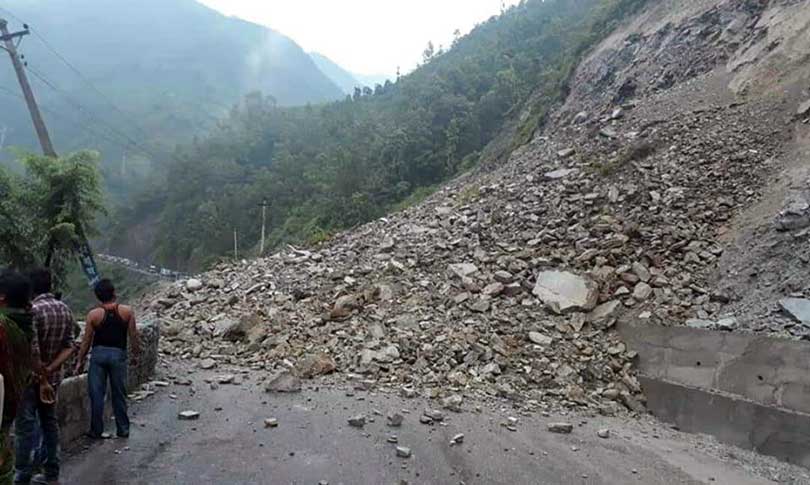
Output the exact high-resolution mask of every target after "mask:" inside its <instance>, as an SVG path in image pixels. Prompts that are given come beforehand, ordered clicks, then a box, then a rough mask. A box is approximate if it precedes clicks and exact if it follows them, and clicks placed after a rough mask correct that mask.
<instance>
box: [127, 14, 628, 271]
mask: <svg viewBox="0 0 810 485" xmlns="http://www.w3.org/2000/svg"><path fill="white" fill-rule="evenodd" d="M642 3H644V0H576V1H569V0H551V1H541V0H527V1H525V2H523V3H521V4H520V5H519V6H517V7H514V8H511V9H509V10H507V11H506V12H505V13H504V14H502V15H501V16H499V17H496V18H493V19H490V20H489V21H487V22H485V23H483V24H481V25H479V26H478V27H477V28H475V29H474V30H473V31H472V32H471V33H470V34H469V35H467V36H465V37H463V38H460V39H458V40H457V41H456V42H455V43H454V45H453V46H452V48H451V49H450V50H448V51H446V52H437V51H435V50H434V49H433V48H432V47H431V46H428V48H427V49H426V50H425V53H424V63H423V65H422V66H421V67H420V68H418V69H416V70H415V71H414V72H413V73H411V74H409V75H407V76H404V77H402V78H400V79H399V80H397V82H396V83H386V84H385V85H377V86H376V87H374V88H368V89H365V90H361V91H357V92H355V93H354V94H353V95H352V96H351V97H349V98H348V99H345V100H343V101H339V102H334V103H330V104H325V105H320V106H306V107H300V108H287V107H283V106H280V105H279V104H278V103H277V102H276V101H275V100H274V99H272V98H270V97H267V96H262V95H261V94H258V93H256V94H252V95H250V96H248V97H246V98H245V99H244V101H243V102H242V103H240V104H239V105H238V106H236V107H234V108H233V109H232V110H231V112H230V114H229V116H228V117H227V118H226V119H224V120H222V121H221V122H220V123H219V125H218V127H217V128H216V129H215V130H214V131H213V132H212V133H211V135H210V136H208V137H206V138H204V139H201V140H199V141H197V142H196V143H194V144H193V145H190V146H188V147H186V148H185V149H184V150H182V152H181V153H178V155H177V157H176V158H178V160H176V161H175V162H174V163H173V164H172V165H171V166H169V167H168V169H167V171H166V172H165V173H161V174H159V177H158V179H156V180H154V181H153V182H152V183H150V184H148V185H149V189H147V190H146V191H145V192H144V193H142V194H140V195H139V196H138V197H137V198H136V199H134V200H133V202H132V204H131V207H130V208H129V209H127V210H126V211H125V212H123V213H121V214H119V217H120V220H121V221H122V225H121V228H120V229H119V230H117V231H114V233H115V234H117V235H119V237H118V238H117V239H115V240H113V241H112V243H113V246H115V247H116V248H120V249H126V250H128V252H129V253H130V255H133V256H136V257H144V256H147V255H149V256H154V257H156V258H157V259H158V260H160V261H162V262H163V263H164V264H166V265H169V266H172V267H178V268H189V267H191V268H198V267H200V266H203V265H205V264H206V263H208V262H210V261H211V260H212V259H214V258H216V257H219V256H222V255H224V254H226V253H227V252H228V251H229V250H231V249H232V247H233V234H234V230H236V231H237V233H238V235H239V239H240V240H241V241H242V243H241V245H242V247H243V248H245V247H253V246H254V245H255V244H256V243H257V241H258V239H259V233H260V224H259V221H260V219H259V210H260V209H259V208H258V204H260V203H261V201H262V200H263V199H264V198H267V199H268V200H269V202H270V204H271V206H270V209H269V218H268V219H269V221H268V222H269V225H270V231H269V233H270V242H271V243H273V244H276V243H280V242H283V241H301V240H317V239H320V238H325V237H328V236H329V234H330V233H331V232H332V231H335V230H338V229H341V228H346V227H350V226H353V225H355V224H358V223H362V222H365V221H368V220H370V219H373V218H376V217H379V216H381V215H383V214H385V213H386V211H389V210H391V209H393V208H396V207H397V206H399V205H401V204H403V203H408V202H409V201H412V200H415V199H417V198H419V197H422V196H424V195H425V194H428V193H429V192H430V191H431V189H432V188H433V187H434V186H436V185H437V184H439V183H441V182H442V181H444V180H446V179H448V178H449V177H452V176H454V175H456V174H458V173H460V172H462V171H464V170H468V169H470V168H472V167H475V166H476V165H477V164H478V163H479V161H480V158H481V153H482V151H484V149H485V148H486V147H487V146H488V144H490V143H491V142H492V141H493V140H496V139H497V140H498V141H499V142H500V143H499V144H498V146H500V147H503V148H502V150H500V151H494V152H493V151H491V150H490V151H487V154H488V155H487V156H488V157H489V158H488V160H497V159H498V156H499V155H504V154H506V153H507V152H508V151H509V150H510V149H512V148H514V147H517V146H520V145H521V144H523V143H525V142H527V141H528V140H529V139H530V137H531V135H532V134H533V133H534V131H535V130H536V129H537V127H538V126H540V125H541V124H542V123H543V120H544V117H545V113H546V112H547V110H548V109H549V108H550V107H551V106H553V105H554V104H555V103H557V102H558V101H559V100H560V99H561V98H562V96H563V95H564V93H565V92H566V89H567V88H566V82H567V80H568V78H569V75H570V73H571V70H572V68H573V67H574V66H575V65H576V62H577V60H578V59H579V58H580V57H581V55H582V54H583V52H585V50H586V49H588V47H590V46H592V45H593V44H594V42H596V41H598V40H600V39H601V38H603V37H604V36H605V35H606V34H607V33H609V32H610V31H611V30H612V29H613V28H614V27H615V25H616V24H617V23H618V22H620V21H621V20H622V19H624V18H626V16H627V15H629V14H630V13H631V12H632V11H634V10H635V9H636V8H638V7H639V6H640V5H641V4H642ZM133 232H137V233H138V237H139V238H143V234H153V235H154V236H153V238H152V240H148V241H141V242H140V246H133V244H132V241H133V240H134V239H136V238H134V237H130V235H131V234H133ZM133 253H135V254H133Z"/></svg>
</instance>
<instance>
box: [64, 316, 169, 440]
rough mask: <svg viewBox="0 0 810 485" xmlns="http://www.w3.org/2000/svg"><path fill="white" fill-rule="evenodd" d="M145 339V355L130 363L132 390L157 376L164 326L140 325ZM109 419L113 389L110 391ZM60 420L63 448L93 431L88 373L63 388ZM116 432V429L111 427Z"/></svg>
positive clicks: (152, 323)
mask: <svg viewBox="0 0 810 485" xmlns="http://www.w3.org/2000/svg"><path fill="white" fill-rule="evenodd" d="M138 332H139V333H140V337H141V355H140V358H139V359H138V360H137V361H136V362H132V361H130V366H129V380H128V385H129V389H130V391H132V390H134V389H137V388H138V387H139V386H140V385H141V384H143V383H144V382H146V381H148V380H149V378H150V377H151V376H152V375H153V374H154V372H155V367H156V365H157V360H158V342H159V340H160V325H159V324H158V322H157V321H146V322H142V323H140V324H139V325H138ZM107 395H108V404H107V414H108V416H109V413H110V407H109V387H108V390H107ZM57 416H58V417H59V424H60V431H61V441H62V446H66V445H68V444H69V443H71V442H72V441H74V440H76V438H78V437H80V436H81V435H83V434H84V433H86V432H87V431H88V430H89V429H90V397H89V396H88V394H87V374H82V375H80V376H73V377H68V378H66V379H65V380H64V381H62V385H61V386H60V387H59V404H58V408H57ZM110 430H112V428H110Z"/></svg>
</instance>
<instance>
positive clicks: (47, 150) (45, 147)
mask: <svg viewBox="0 0 810 485" xmlns="http://www.w3.org/2000/svg"><path fill="white" fill-rule="evenodd" d="M29 33H30V32H29V31H28V28H27V27H26V29H25V30H21V31H20V32H15V33H13V34H10V33H9V31H8V22H6V20H5V19H0V40H2V41H3V43H4V44H5V47H1V46H0V49H4V50H5V51H6V52H8V55H9V56H10V57H11V64H13V65H14V71H15V72H16V73H17V80H19V81H20V87H21V88H22V92H23V95H24V96H25V104H27V105H28V111H30V112H31V120H32V121H33V122H34V129H35V130H36V132H37V137H38V138H39V144H40V145H41V146H42V152H43V153H44V154H45V155H46V156H49V157H54V158H56V151H55V150H54V149H53V143H51V137H50V135H48V128H46V127H45V122H44V121H43V120H42V113H40V112H39V106H37V100H36V99H35V98H34V92H33V91H32V90H31V85H30V84H29V83H28V77H27V76H26V75H25V69H24V68H23V63H22V61H20V56H19V55H18V54H17V46H16V45H15V44H14V39H17V38H19V39H22V37H23V36H25V35H28V34H29Z"/></svg>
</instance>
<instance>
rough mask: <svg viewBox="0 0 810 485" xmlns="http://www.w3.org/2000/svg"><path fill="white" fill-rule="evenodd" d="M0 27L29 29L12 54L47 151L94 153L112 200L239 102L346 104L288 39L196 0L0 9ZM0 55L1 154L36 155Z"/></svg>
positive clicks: (70, 2)
mask: <svg viewBox="0 0 810 485" xmlns="http://www.w3.org/2000/svg"><path fill="white" fill-rule="evenodd" d="M12 15H13V16H12ZM0 17H5V18H7V19H8V20H9V22H10V24H9V28H10V29H11V30H22V28H23V25H22V23H23V22H27V23H28V24H29V25H30V27H31V29H32V34H31V35H30V36H27V37H26V38H25V39H24V40H23V41H22V44H21V45H20V53H21V54H22V55H24V56H25V61H26V62H27V64H28V71H29V72H28V76H29V77H30V78H31V83H32V85H33V88H34V89H35V91H36V94H37V97H38V98H39V101H40V103H41V105H42V107H43V109H44V116H45V119H46V121H47V123H48V125H49V127H50V131H51V133H52V136H53V138H54V142H55V145H56V148H57V150H58V151H59V152H60V153H67V152H70V151H75V150H78V149H83V148H93V149H97V150H99V151H100V152H101V155H102V167H103V169H104V174H105V178H106V181H107V184H108V186H109V188H110V192H111V194H113V195H115V194H118V193H121V192H124V191H128V190H130V189H132V188H139V185H140V184H139V182H140V181H141V180H142V177H143V176H145V174H147V173H149V172H150V171H152V170H153V169H155V168H156V167H158V168H157V169H159V166H160V164H161V163H162V161H163V160H164V159H167V158H170V154H171V152H172V151H173V150H174V147H175V146H176V145H177V144H178V143H188V142H190V141H191V140H192V138H193V137H194V136H198V135H199V136H201V135H204V134H205V133H206V132H207V131H208V130H209V129H211V128H212V127H214V126H215V124H216V121H217V120H218V119H219V118H221V117H223V116H225V115H227V113H228V108H229V107H230V106H231V105H232V104H233V103H235V102H237V101H238V100H239V99H240V97H241V96H242V95H244V94H245V93H247V92H250V91H253V90H261V91H262V92H264V93H265V94H266V95H267V96H272V97H273V99H275V100H276V102H277V103H278V104H279V105H284V106H290V105H304V104H306V103H320V102H326V101H331V100H337V99H342V98H343V96H344V93H343V92H342V91H341V90H340V88H338V86H337V85H335V84H334V83H333V82H332V81H331V80H330V79H329V78H327V76H325V75H324V74H323V73H322V72H321V71H320V70H319V69H318V68H317V67H316V66H315V64H314V63H313V62H312V60H311V59H310V57H309V56H308V55H307V53H306V52H304V51H303V50H302V49H301V48H300V47H299V46H298V45H297V44H296V43H295V42H293V41H292V40H290V39H289V38H287V37H285V36H283V35H281V34H279V33H277V32H274V31H272V30H270V29H267V28H265V27H262V26H259V25H255V24H251V23H249V22H245V21H242V20H239V19H235V18H228V17H225V16H223V15H221V14H220V13H218V12H216V11H214V10H211V9H209V8H207V7H205V6H203V5H202V4H200V3H198V2H196V1H195V0H5V1H3V2H0ZM0 54H2V55H3V57H4V58H3V59H0V113H2V115H0V134H3V135H4V136H2V138H3V144H4V145H5V146H20V147H24V148H26V149H30V150H37V149H38V145H37V144H36V138H35V137H34V133H33V129H32V127H31V122H30V119H29V116H28V112H27V111H26V108H25V104H24V103H23V101H22V100H21V99H20V98H19V87H18V85H17V80H16V77H15V75H14V71H13V69H12V68H11V64H10V62H8V58H7V56H6V55H5V53H4V52H3V53H0ZM59 56H62V57H64V58H65V59H66V60H68V61H69V63H70V65H71V66H72V67H73V68H75V70H74V69H73V68H72V67H70V66H68V65H66V64H65V63H64V62H62V60H61V59H60V58H59ZM85 81H89V83H88V82H85ZM3 158H5V159H10V158H11V156H10V154H9V153H8V152H7V151H4V152H0V160H2V159H3Z"/></svg>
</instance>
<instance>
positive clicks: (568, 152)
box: [150, 2, 806, 414]
mask: <svg viewBox="0 0 810 485" xmlns="http://www.w3.org/2000/svg"><path fill="white" fill-rule="evenodd" d="M675 3H678V2H675ZM702 3H704V4H706V3H712V2H702ZM713 3H714V4H716V6H715V7H712V8H711V9H709V10H708V11H710V14H707V10H705V9H704V10H702V11H701V10H700V8H698V7H697V6H690V8H693V9H696V13H695V14H694V15H687V14H685V13H684V12H683V11H682V9H680V8H679V7H677V5H671V4H668V5H669V7H666V6H660V7H656V8H661V9H666V8H671V9H673V11H676V12H677V15H675V17H674V19H673V20H672V21H671V22H667V23H663V22H654V23H653V27H650V26H644V25H642V26H640V27H638V29H640V30H639V31H638V32H636V31H633V30H632V29H630V30H628V31H626V32H624V33H623V36H621V37H619V38H618V41H617V40H616V36H614V38H613V39H611V40H609V41H608V42H606V46H602V47H600V49H597V51H596V53H595V54H594V55H593V56H591V57H590V58H589V59H587V60H586V61H585V62H584V63H583V64H582V65H581V66H580V67H579V69H578V70H577V73H576V75H575V77H574V81H575V82H576V83H577V84H576V86H577V87H575V88H574V90H573V91H572V94H571V96H570V97H569V99H568V101H567V102H566V103H565V105H564V106H562V107H561V108H560V109H559V110H558V111H557V112H556V113H555V114H553V115H552V116H551V118H550V121H549V123H548V125H547V127H546V129H545V132H544V133H541V134H540V135H539V136H537V137H536V138H535V140H534V141H533V142H532V143H531V144H530V145H528V146H526V147H524V148H523V149H521V150H519V151H518V152H516V153H515V154H513V156H512V159H511V160H510V161H509V163H507V164H505V165H504V166H502V167H500V168H499V169H497V170H495V171H494V172H492V173H486V174H477V175H473V176H467V177H463V178H461V179H459V180H457V181H455V182H453V183H451V184H450V185H449V186H447V187H446V188H444V189H442V190H441V191H439V192H438V193H437V194H434V196H432V197H431V198H429V199H428V200H427V201H425V202H424V203H422V204H420V205H419V206H417V207H414V208H411V209H408V210H406V211H404V212H401V213H398V214H395V215H392V216H391V217H389V218H384V219H380V220H378V221H375V222H373V223H370V224H367V225H365V226H363V227H360V228H358V229H357V230H354V231H351V232H347V233H344V234H341V235H338V236H336V237H335V238H334V239H332V240H331V241H329V242H327V243H325V244H322V245H320V246H318V247H315V248H311V249H308V250H302V249H296V248H292V247H289V248H286V249H284V250H283V251H281V252H279V253H277V254H275V255H273V256H272V257H268V258H264V259H259V260H253V261H242V262H239V263H227V264H221V265H219V266H218V267H216V268H215V269H214V270H212V271H210V272H208V273H206V274H204V275H201V276H200V277H199V278H197V279H193V280H188V281H185V282H180V283H177V284H175V285H174V286H171V287H169V288H166V289H165V290H163V291H162V292H161V293H160V294H159V295H157V297H156V298H154V299H152V300H151V301H150V304H151V308H152V309H153V310H154V311H155V312H157V313H158V314H160V316H161V319H162V322H163V325H164V328H163V330H164V339H163V351H164V352H165V353H167V354H172V355H177V356H182V357H189V358H190V357H193V358H198V359H204V365H205V366H206V367H210V366H213V365H217V363H233V364H243V365H249V366H252V367H254V368H256V369H265V370H268V371H272V372H277V371H281V370H284V369H292V371H293V372H294V373H295V374H296V375H298V376H300V377H303V378H312V377H315V376H319V375H323V374H334V375H335V376H336V378H345V379H349V380H352V381H353V382H355V384H356V385H359V386H367V387H374V388H377V389H382V390H392V391H395V392H402V393H404V394H405V395H409V396H412V395H416V394H422V395H426V396H430V397H435V398H441V399H443V400H444V401H443V402H444V403H445V405H446V407H449V408H459V407H463V404H462V403H463V399H464V398H463V396H474V397H487V396H499V397H505V398H509V399H512V400H514V401H515V402H517V403H519V405H521V406H524V407H526V408H529V409H549V408H556V407H558V406H564V407H587V408H592V409H594V410H599V411H600V412H603V413H605V414H613V413H616V412H618V411H620V410H621V409H622V408H629V409H631V410H634V411H642V410H643V401H644V398H643V396H642V395H641V391H640V387H639V384H638V381H637V379H636V377H635V372H634V369H633V359H634V358H635V354H634V353H633V352H632V350H629V349H627V348H626V347H625V345H624V344H623V343H622V342H621V340H620V339H619V337H618V335H617V333H616V332H614V331H613V327H614V325H615V324H616V322H617V319H619V318H637V319H643V320H648V321H651V322H658V323H664V324H673V323H688V324H691V325H696V326H702V327H713V328H722V329H727V330H731V329H735V328H737V327H738V325H739V323H738V320H737V318H736V317H735V316H734V315H726V314H725V313H724V312H725V309H726V308H727V306H728V305H729V304H730V303H731V301H732V300H733V298H734V295H729V294H728V293H727V292H725V291H720V290H718V289H717V288H716V287H714V286H713V284H712V282H711V275H712V273H713V272H714V271H715V270H716V269H717V268H718V265H719V261H720V260H721V258H722V257H723V255H724V252H725V242H724V241H725V240H724V237H725V236H726V235H727V234H728V233H729V232H730V231H732V228H733V222H734V218H735V217H736V216H737V215H739V214H740V212H741V211H743V210H744V209H745V208H746V207H749V206H750V205H751V204H753V203H755V202H756V201H757V200H759V199H760V198H761V197H762V195H763V194H762V190H763V187H764V185H763V183H762V181H763V180H765V179H767V178H768V177H769V176H770V175H771V174H772V173H773V172H774V171H775V170H777V169H778V163H779V162H778V161H779V157H780V156H781V150H782V149H783V147H784V145H785V143H786V140H787V139H788V136H789V135H788V134H787V133H789V132H790V130H789V129H785V127H788V128H790V129H792V127H793V126H794V125H796V124H800V123H803V122H806V120H804V119H803V118H797V115H796V107H795V105H791V104H790V103H791V102H792V100H790V99H785V98H781V97H779V96H781V95H780V94H779V93H771V94H770V95H761V96H754V97H745V96H742V95H740V94H739V93H733V92H732V91H730V90H729V89H728V88H727V86H728V83H729V79H728V76H729V73H728V72H727V71H726V69H725V67H724V66H725V64H723V63H725V62H730V59H731V58H733V56H732V55H731V51H732V50H733V49H741V50H745V51H746V52H747V51H749V50H751V49H754V50H756V49H755V47H756V46H757V45H758V44H757V43H762V42H766V41H768V39H767V38H765V36H763V35H760V34H757V33H756V30H750V32H749V34H750V33H751V32H753V34H752V35H748V34H746V32H748V31H747V30H746V29H754V27H755V26H757V25H759V24H758V19H759V17H760V16H762V15H763V11H764V8H765V4H764V3H762V2H759V3H757V2H713ZM696 5H697V4H696ZM658 13H659V14H661V12H658ZM665 13H666V12H665ZM731 24H733V25H735V26H736V27H735V30H734V32H730V33H729V28H728V26H729V25H731ZM645 29H646V30H645ZM611 42H613V43H614V44H615V45H612V46H611V44H610V43H611ZM667 49H673V50H674V52H675V53H676V54H677V55H669V56H665V57H664V58H661V56H662V55H663V54H662V53H664V52H666V51H667ZM771 51H773V49H771ZM771 51H763V52H771ZM683 56H691V57H688V58H687V60H688V61H690V62H688V64H689V65H691V66H693V68H692V69H690V70H687V71H681V70H679V69H674V68H668V67H666V66H671V64H668V63H671V62H674V59H678V62H679V63H680V62H686V61H684V60H683ZM667 59H669V61H667ZM753 62H754V61H752V60H749V62H748V64H747V65H750V64H752V63H753ZM662 63H663V65H662ZM678 65H680V64H678ZM675 67H677V66H675ZM718 67H719V68H718ZM656 73H657V74H656ZM667 73H670V74H667ZM653 81H654V82H653ZM634 86H635V87H634ZM796 230H797V231H798V230H801V229H796ZM274 382H283V383H284V386H283V387H288V388H291V389H293V390H294V389H295V388H296V387H297V385H298V384H296V383H295V382H289V379H288V376H287V375H286V374H282V375H281V376H280V377H279V378H278V379H276V380H275V381H274Z"/></svg>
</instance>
